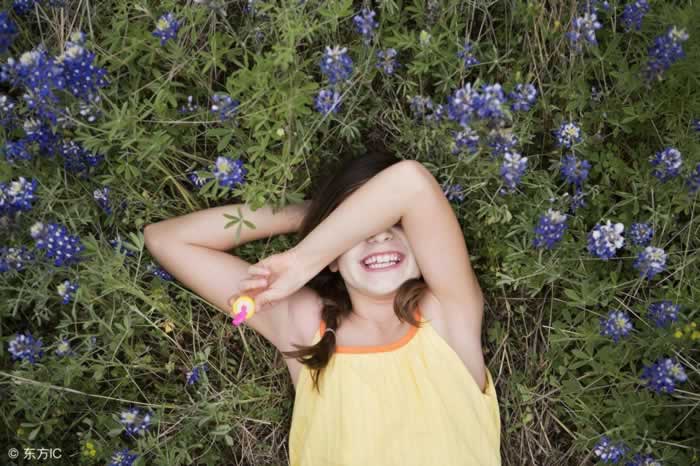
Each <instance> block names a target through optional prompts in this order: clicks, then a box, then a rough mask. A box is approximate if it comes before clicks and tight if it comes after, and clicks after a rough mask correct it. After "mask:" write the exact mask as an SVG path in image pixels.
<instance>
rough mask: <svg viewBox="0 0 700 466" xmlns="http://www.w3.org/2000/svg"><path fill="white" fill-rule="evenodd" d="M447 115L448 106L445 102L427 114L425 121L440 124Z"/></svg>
mask: <svg viewBox="0 0 700 466" xmlns="http://www.w3.org/2000/svg"><path fill="white" fill-rule="evenodd" d="M446 115H447V110H446V107H445V106H444V105H443V104H437V105H436V106H435V108H433V113H431V114H429V115H425V121H426V122H427V123H430V124H435V125H438V124H440V123H441V122H442V121H443V120H444V119H445V116H446Z"/></svg>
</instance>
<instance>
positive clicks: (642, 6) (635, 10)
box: [622, 0, 649, 32]
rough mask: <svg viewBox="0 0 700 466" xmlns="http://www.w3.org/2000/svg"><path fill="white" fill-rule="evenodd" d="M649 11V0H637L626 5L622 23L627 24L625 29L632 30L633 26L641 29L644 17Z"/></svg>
mask: <svg viewBox="0 0 700 466" xmlns="http://www.w3.org/2000/svg"><path fill="white" fill-rule="evenodd" d="M648 12H649V3H648V2H647V0H636V1H634V2H631V3H628V4H627V5H625V9H624V11H623V12H622V24H623V25H624V26H625V31H627V32H630V31H631V30H632V28H633V27H634V29H636V30H637V31H639V30H640V29H641V28H642V19H643V18H644V16H645V15H646V14H647V13H648Z"/></svg>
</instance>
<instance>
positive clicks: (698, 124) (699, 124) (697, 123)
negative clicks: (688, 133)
mask: <svg viewBox="0 0 700 466" xmlns="http://www.w3.org/2000/svg"><path fill="white" fill-rule="evenodd" d="M690 125H691V126H692V127H693V129H694V130H695V131H696V132H698V133H700V118H696V119H694V120H692V121H691V122H690Z"/></svg>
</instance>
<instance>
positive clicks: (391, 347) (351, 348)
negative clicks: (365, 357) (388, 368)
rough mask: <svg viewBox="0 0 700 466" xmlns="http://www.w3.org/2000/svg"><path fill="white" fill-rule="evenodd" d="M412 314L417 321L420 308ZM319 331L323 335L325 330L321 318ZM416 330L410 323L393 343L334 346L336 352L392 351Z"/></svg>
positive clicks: (406, 341)
mask: <svg viewBox="0 0 700 466" xmlns="http://www.w3.org/2000/svg"><path fill="white" fill-rule="evenodd" d="M413 316H414V317H415V318H416V320H417V321H418V322H420V320H421V312H420V308H419V307H418V306H416V310H415V311H414V312H413ZM319 331H320V332H321V333H320V335H321V337H323V334H324V332H325V331H326V322H324V320H323V319H321V326H320V328H319ZM417 331H418V327H415V326H413V325H411V328H410V329H409V330H408V332H406V334H405V335H404V336H403V337H401V338H400V339H398V340H396V341H395V342H393V343H388V344H386V345H375V346H336V347H335V352H336V353H355V354H356V353H384V352H386V351H392V350H395V349H398V348H401V347H402V346H404V345H405V344H407V343H408V342H409V341H411V339H412V338H413V336H414V335H415V334H416V332H417Z"/></svg>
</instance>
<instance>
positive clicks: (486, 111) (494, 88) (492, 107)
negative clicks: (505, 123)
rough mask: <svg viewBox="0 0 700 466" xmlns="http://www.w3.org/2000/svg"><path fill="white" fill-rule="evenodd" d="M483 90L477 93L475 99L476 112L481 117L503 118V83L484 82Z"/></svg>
mask: <svg viewBox="0 0 700 466" xmlns="http://www.w3.org/2000/svg"><path fill="white" fill-rule="evenodd" d="M481 89H482V92H481V93H479V94H477V96H476V99H475V101H474V113H475V114H476V116H477V117H479V118H491V119H494V120H496V119H500V118H503V109H502V106H503V104H504V103H505V95H504V94H503V89H502V88H501V85H500V84H498V83H496V84H492V85H487V84H482V86H481Z"/></svg>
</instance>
